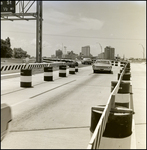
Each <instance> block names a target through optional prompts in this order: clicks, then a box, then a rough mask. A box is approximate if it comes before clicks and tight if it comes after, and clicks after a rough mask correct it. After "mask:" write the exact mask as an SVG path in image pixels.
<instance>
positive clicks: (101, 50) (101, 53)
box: [97, 42, 102, 57]
mask: <svg viewBox="0 0 147 150" xmlns="http://www.w3.org/2000/svg"><path fill="white" fill-rule="evenodd" d="M97 43H98V44H99V45H100V47H101V57H102V45H101V44H100V43H99V42H97Z"/></svg>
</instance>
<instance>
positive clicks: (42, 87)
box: [1, 64, 146, 149]
mask: <svg viewBox="0 0 147 150" xmlns="http://www.w3.org/2000/svg"><path fill="white" fill-rule="evenodd" d="M144 68H145V66H144V65H142V64H137V66H136V64H131V72H132V86H133V91H134V92H135V93H134V96H135V97H134V107H135V114H136V115H135V123H136V122H137V124H136V125H135V127H136V128H137V130H136V131H137V132H136V133H135V135H136V142H135V143H132V144H133V147H136V148H138V147H139V148H143V147H144V148H145V147H146V146H145V143H146V142H145V141H146V138H144V137H146V135H145V133H146V131H145V132H144V130H145V127H146V120H145V118H144V117H145V114H144V113H145V106H146V105H145V104H146V101H145V82H144V81H145V76H144V75H145V69H144ZM120 69H121V67H120V65H118V66H113V74H107V73H105V74H104V73H103V74H100V73H98V74H93V71H92V68H91V66H86V67H83V68H79V71H78V72H77V73H76V74H75V75H71V74H69V73H68V69H67V70H66V72H67V76H66V77H59V71H58V70H56V71H54V72H53V81H49V82H46V81H43V73H39V74H33V75H32V86H33V87H32V88H22V87H20V76H18V75H17V76H16V77H15V76H14V75H13V74H12V76H13V78H9V77H10V76H11V75H9V77H8V78H4V79H3V78H2V80H1V103H7V104H8V105H10V106H11V109H12V117H13V120H12V123H11V128H10V131H9V133H8V135H7V136H6V137H5V138H4V139H3V140H2V141H1V148H2V149H85V148H87V145H88V143H89V140H90V138H91V134H90V130H89V128H90V120H91V107H92V106H96V105H105V104H106V103H107V100H108V97H109V95H110V91H111V81H117V76H118V73H119V71H120ZM2 77H3V76H2ZM138 77H141V78H138ZM139 93H141V95H140V94H139ZM138 98H139V99H138ZM140 99H141V100H140ZM138 103H139V108H138ZM136 111H137V112H136ZM140 116H142V117H140Z"/></svg>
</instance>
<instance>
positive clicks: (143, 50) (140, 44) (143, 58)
mask: <svg viewBox="0 0 147 150" xmlns="http://www.w3.org/2000/svg"><path fill="white" fill-rule="evenodd" d="M139 45H141V46H142V49H143V51H142V53H143V59H144V54H145V50H144V47H143V45H142V44H139Z"/></svg>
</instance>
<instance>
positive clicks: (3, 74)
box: [1, 72, 20, 77]
mask: <svg viewBox="0 0 147 150" xmlns="http://www.w3.org/2000/svg"><path fill="white" fill-rule="evenodd" d="M16 74H20V72H18V73H12V74H1V76H2V77H4V76H12V75H16Z"/></svg>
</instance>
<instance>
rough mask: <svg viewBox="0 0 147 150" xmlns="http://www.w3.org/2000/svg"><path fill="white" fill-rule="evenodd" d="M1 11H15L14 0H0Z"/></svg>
mask: <svg viewBox="0 0 147 150" xmlns="http://www.w3.org/2000/svg"><path fill="white" fill-rule="evenodd" d="M1 12H12V13H15V1H1Z"/></svg>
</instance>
